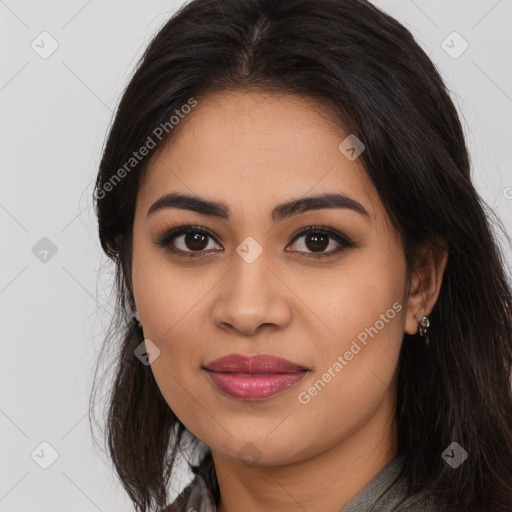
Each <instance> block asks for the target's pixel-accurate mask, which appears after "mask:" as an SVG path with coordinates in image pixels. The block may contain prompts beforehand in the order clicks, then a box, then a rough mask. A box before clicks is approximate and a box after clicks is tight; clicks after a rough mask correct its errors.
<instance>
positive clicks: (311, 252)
mask: <svg viewBox="0 0 512 512" xmlns="http://www.w3.org/2000/svg"><path fill="white" fill-rule="evenodd" d="M300 238H304V242H303V243H302V244H296V245H298V246H299V248H298V249H294V250H292V251H291V252H297V253H303V254H304V255H305V256H306V257H323V256H333V255H335V254H338V253H339V252H341V251H343V250H344V249H346V248H348V247H352V246H353V245H354V244H353V243H352V242H351V241H350V240H349V239H348V238H347V237H346V236H344V235H342V234H341V233H338V232H337V231H333V230H330V229H327V228H324V227H321V226H311V227H307V228H304V229H302V230H301V231H300V232H299V233H298V235H297V236H296V237H295V238H294V239H293V242H295V241H296V240H298V239H300ZM331 242H332V243H331ZM329 246H331V247H332V249H331V250H329V251H326V249H327V248H328V247H329Z"/></svg>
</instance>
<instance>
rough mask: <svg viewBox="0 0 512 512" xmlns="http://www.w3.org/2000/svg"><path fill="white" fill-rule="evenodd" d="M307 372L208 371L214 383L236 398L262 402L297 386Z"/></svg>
mask: <svg viewBox="0 0 512 512" xmlns="http://www.w3.org/2000/svg"><path fill="white" fill-rule="evenodd" d="M306 373H307V372H306V371H302V372H294V373H272V374H269V373H266V374H265V373H252V374H248V373H245V374H243V373H238V374H237V373H222V372H212V371H209V370H208V375H209V376H210V378H211V379H212V381H213V383H214V384H215V385H216V386H217V387H218V388H219V389H220V390H221V391H224V392H225V393H227V394H228V395H231V396H233V397H235V398H241V399H243V400H261V399H264V398H268V397H271V396H274V395H277V394H278V393H281V392H283V391H286V390H288V389H290V388H291V387H293V386H295V385H296V384H297V383H298V382H299V381H300V380H301V379H303V378H304V375H306Z"/></svg>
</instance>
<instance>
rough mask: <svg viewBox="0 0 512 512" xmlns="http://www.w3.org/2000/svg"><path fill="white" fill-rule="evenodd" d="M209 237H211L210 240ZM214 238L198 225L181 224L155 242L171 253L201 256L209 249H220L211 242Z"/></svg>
mask: <svg viewBox="0 0 512 512" xmlns="http://www.w3.org/2000/svg"><path fill="white" fill-rule="evenodd" d="M210 239H212V241H211V242H210ZM214 240H215V239H214V237H213V236H212V235H211V234H210V232H209V231H208V230H206V229H204V228H201V227H200V226H182V227H180V228H177V229H173V230H172V231H169V232H168V233H166V234H165V235H164V236H163V237H162V238H161V239H160V240H159V241H158V242H157V244H158V245H160V246H161V247H165V248H166V249H167V250H168V251H170V252H172V253H176V254H178V255H183V256H192V257H193V256H201V255H202V254H204V251H206V250H209V249H215V248H218V249H219V250H222V248H220V247H219V246H218V244H215V243H214V242H213V241H214ZM209 246H210V247H209ZM194 253H197V254H194Z"/></svg>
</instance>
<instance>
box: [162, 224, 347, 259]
mask: <svg viewBox="0 0 512 512" xmlns="http://www.w3.org/2000/svg"><path fill="white" fill-rule="evenodd" d="M187 233H202V234H204V235H207V236H209V237H210V238H212V239H213V240H214V241H215V242H216V243H218V242H217V240H216V239H215V237H214V236H213V234H212V233H211V232H210V231H209V230H208V229H206V228H202V227H201V226H181V227H178V228H175V229H172V230H170V231H168V232H166V233H165V234H164V235H163V236H161V237H160V238H159V239H158V241H157V242H156V244H157V245H159V246H160V247H163V248H165V249H166V250H167V251H169V252H171V253H172V254H175V255H177V256H180V257H185V258H196V257H200V256H204V255H205V254H206V253H204V252H202V251H182V250H181V249H173V248H171V242H172V240H174V239H175V238H177V237H178V236H180V235H183V234H187ZM310 233H314V234H322V235H327V236H328V237H329V238H331V239H333V240H335V241H336V242H338V243H339V244H340V246H339V247H338V248H336V249H334V250H331V251H330V252H324V253H308V252H303V251H292V252H293V253H299V254H301V255H304V256H305V257H306V258H327V257H332V256H336V255H337V254H339V253H340V252H342V251H344V250H345V249H347V248H349V247H353V246H354V245H355V244H354V243H353V242H352V241H351V240H350V239H349V238H348V237H346V236H344V235H342V234H341V233H338V232H337V231H334V230H332V229H329V228H325V227H323V226H308V227H305V228H302V229H301V230H299V232H298V233H296V235H295V236H294V238H293V239H292V240H291V242H290V243H292V242H295V241H296V240H298V239H299V238H301V237H302V236H304V235H308V234H310ZM219 245H220V244H219Z"/></svg>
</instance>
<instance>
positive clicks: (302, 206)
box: [146, 192, 370, 223]
mask: <svg viewBox="0 0 512 512" xmlns="http://www.w3.org/2000/svg"><path fill="white" fill-rule="evenodd" d="M166 208H179V209H183V210H190V211H194V212H197V213H200V214H202V215H209V216H212V217H219V218H221V219H226V220H229V218H230V215H231V210H230V209H229V206H228V205H227V204H226V203H223V202H216V201H210V200H207V199H203V198H201V197H198V196H194V195H189V194H181V193H176V192H173V193H170V194H166V195H164V196H162V197H161V198H160V199H158V200H156V201H155V202H154V203H153V204H152V205H151V206H150V207H149V209H148V212H147V214H146V216H147V217H149V216H150V215H152V214H154V213H155V212H157V211H160V210H163V209H166ZM323 208H344V209H347V210H352V211H354V212H357V213H359V214H361V215H363V216H365V217H367V219H368V220H369V219H370V215H369V214H368V212H367V211H366V209H365V208H364V206H363V205H362V204H361V203H359V202H358V201H356V200H355V199H352V198H351V197H349V196H346V195H345V194H340V193H325V194H320V195H316V196H308V197H301V198H299V199H294V200H291V201H288V202H286V203H282V204H279V205H277V206H276V207H275V208H274V209H273V210H272V213H271V214H270V218H271V220H272V221H273V222H274V223H276V222H279V221H281V220H283V219H286V218H288V217H292V216H293V215H297V214H299V213H304V212H307V211H310V210H321V209H323Z"/></svg>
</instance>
